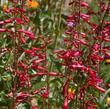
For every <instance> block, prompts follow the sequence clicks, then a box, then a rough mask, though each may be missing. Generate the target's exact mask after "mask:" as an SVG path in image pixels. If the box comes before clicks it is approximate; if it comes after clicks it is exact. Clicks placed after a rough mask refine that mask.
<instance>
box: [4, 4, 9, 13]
mask: <svg viewBox="0 0 110 109" xmlns="http://www.w3.org/2000/svg"><path fill="white" fill-rule="evenodd" d="M3 11H4V12H9V8H8V6H7V5H6V4H4V5H3Z"/></svg>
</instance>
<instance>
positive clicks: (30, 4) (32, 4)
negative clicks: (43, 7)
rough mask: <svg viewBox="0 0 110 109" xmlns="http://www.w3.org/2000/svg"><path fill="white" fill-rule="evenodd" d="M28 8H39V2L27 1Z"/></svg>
mask: <svg viewBox="0 0 110 109" xmlns="http://www.w3.org/2000/svg"><path fill="white" fill-rule="evenodd" d="M27 6H28V8H37V7H38V6H39V3H38V2H37V1H33V0H27Z"/></svg>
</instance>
